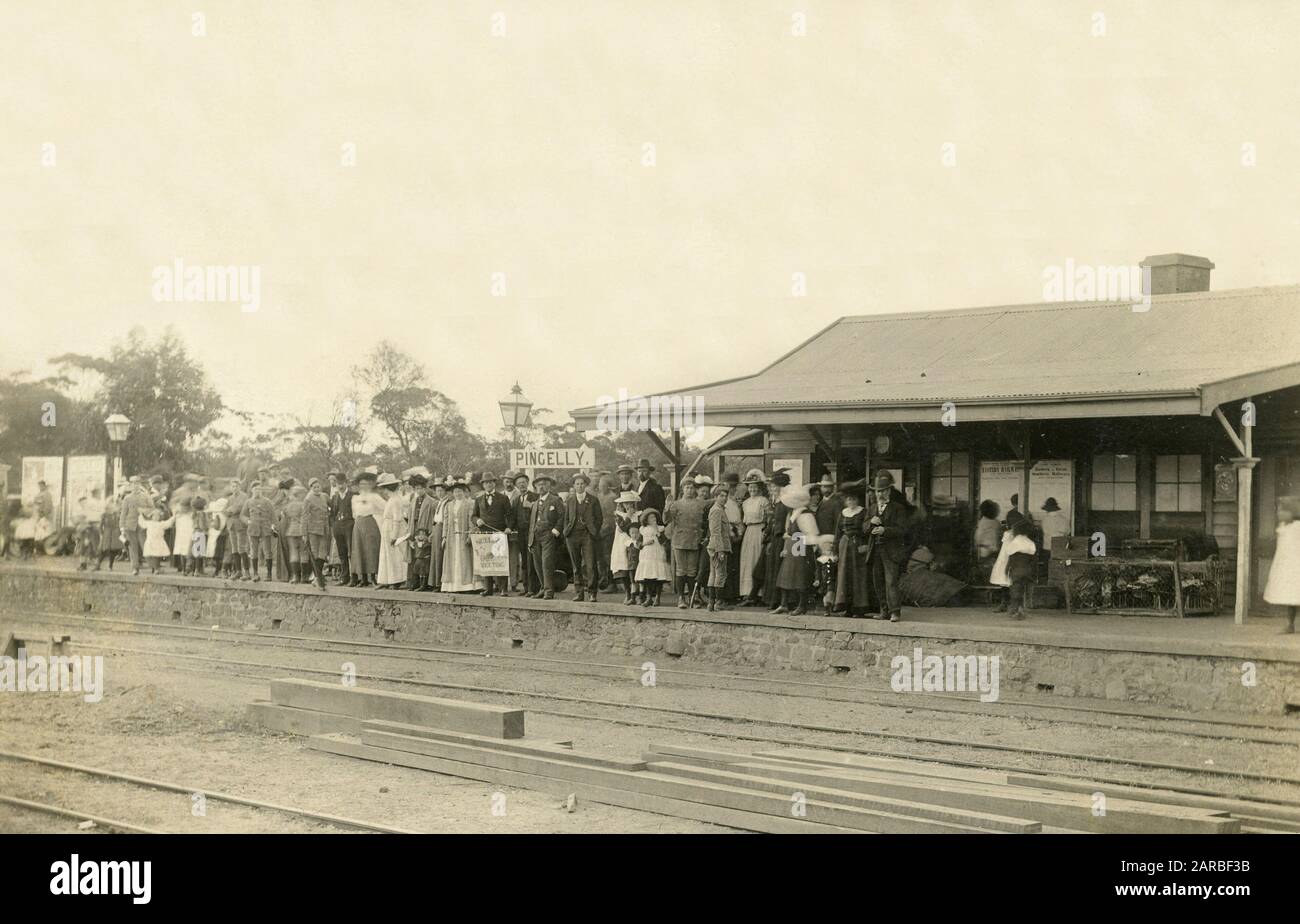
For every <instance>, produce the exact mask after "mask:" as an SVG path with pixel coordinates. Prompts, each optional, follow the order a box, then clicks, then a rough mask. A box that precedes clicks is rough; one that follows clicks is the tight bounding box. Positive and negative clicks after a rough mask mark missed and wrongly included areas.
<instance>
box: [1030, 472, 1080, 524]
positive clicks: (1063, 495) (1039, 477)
mask: <svg viewBox="0 0 1300 924" xmlns="http://www.w3.org/2000/svg"><path fill="white" fill-rule="evenodd" d="M1044 505H1046V506H1048V507H1055V508H1057V509H1056V510H1044V509H1043V507H1044ZM1029 513H1031V514H1032V515H1033V517H1034V522H1035V523H1037V524H1038V525H1039V526H1040V527H1041V528H1042V530H1043V535H1044V538H1045V539H1050V538H1051V537H1052V536H1072V535H1074V462H1073V461H1071V460H1070V459H1044V460H1043V461H1041V462H1035V463H1034V467H1033V468H1031V469H1030V470H1029Z"/></svg>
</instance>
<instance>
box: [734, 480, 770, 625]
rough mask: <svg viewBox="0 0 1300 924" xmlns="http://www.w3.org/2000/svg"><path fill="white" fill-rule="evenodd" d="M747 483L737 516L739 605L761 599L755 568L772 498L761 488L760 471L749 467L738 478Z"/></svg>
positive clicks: (761, 552)
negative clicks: (739, 530) (739, 534)
mask: <svg viewBox="0 0 1300 924" xmlns="http://www.w3.org/2000/svg"><path fill="white" fill-rule="evenodd" d="M741 484H744V485H746V486H747V489H748V491H749V496H748V497H746V498H745V500H744V501H743V502H742V503H741V505H740V519H741V523H742V524H743V526H744V535H743V538H742V539H741V541H740V598H741V600H742V601H743V602H742V603H741V605H742V606H758V605H759V603H761V602H762V601H761V600H759V599H758V594H757V593H755V591H754V568H756V567H757V566H758V563H759V562H760V561H762V559H763V524H764V523H765V522H767V516H768V512H769V511H770V510H771V509H772V502H771V501H770V500H768V499H767V494H765V493H764V488H763V473H762V471H760V470H759V469H756V468H751V469H750V470H749V471H748V472H746V473H745V480H744V481H742V482H741Z"/></svg>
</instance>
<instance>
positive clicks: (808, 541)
mask: <svg viewBox="0 0 1300 924" xmlns="http://www.w3.org/2000/svg"><path fill="white" fill-rule="evenodd" d="M808 501H809V494H808V488H807V487H806V486H805V487H796V486H794V485H791V486H790V487H788V488H786V489H785V490H784V491H782V492H781V503H782V504H783V505H784V506H786V507H787V508H788V509H789V511H790V513H789V515H788V516H787V517H786V521H785V532H784V533H783V534H782V537H781V538H782V543H781V568H780V570H779V571H777V574H776V586H777V590H778V591H779V592H780V594H781V597H782V599H781V605H780V606H778V607H777V608H776V609H775V610H773V611H772V612H773V613H775V614H781V613H789V614H790V615H791V616H802V615H803V614H804V613H806V612H808V597H809V596H810V594H811V590H812V579H813V559H812V558H811V557H810V556H809V555H808V549H809V547H811V548H814V549H815V548H816V547H817V518H816V517H815V516H813V514H812V511H810V510H809V509H808ZM791 604H794V607H793V609H792V608H791Z"/></svg>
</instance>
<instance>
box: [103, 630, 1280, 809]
mask: <svg viewBox="0 0 1300 924" xmlns="http://www.w3.org/2000/svg"><path fill="white" fill-rule="evenodd" d="M104 650H105V651H114V652H118V653H121V654H128V655H143V656H147V657H156V656H157V655H159V654H162V653H165V654H166V655H167V656H168V657H169V658H178V659H180V660H183V661H188V662H191V663H192V664H194V665H211V666H212V668H211V669H205V668H203V667H201V666H200V667H194V668H187V667H183V666H181V665H179V664H175V663H172V664H170V665H169V669H172V670H181V671H188V672H193V673H204V674H210V675H213V676H220V677H230V676H240V677H245V678H248V679H254V680H259V681H269V680H271V679H274V678H275V677H282V676H287V675H306V676H313V677H321V676H326V677H338V675H339V672H338V669H337V668H336V667H331V668H314V667H303V666H295V665H284V664H275V663H267V662H260V661H242V660H232V659H230V658H213V657H207V656H203V655H193V654H184V653H178V652H171V651H167V652H162V651H159V650H150V649H132V648H120V647H115V646H104ZM356 677H357V679H358V680H364V681H367V682H371V683H382V684H393V685H397V686H408V687H410V686H413V687H418V688H422V689H439V690H455V691H457V692H462V693H473V694H475V695H476V696H482V695H489V696H495V697H502V698H506V699H509V700H512V701H514V704H518V705H523V706H524V707H525V708H527V709H528V710H529V711H530V712H535V713H539V714H543V715H550V716H555V717H559V718H566V719H575V720H580V721H583V722H591V721H596V722H607V723H611V724H616V725H623V726H628V727H635V728H641V729H647V730H649V729H654V730H663V731H673V732H679V733H693V734H699V735H703V736H707V737H712V738H726V739H730V740H736V741H746V742H754V743H758V744H763V745H766V746H769V747H772V746H775V747H789V746H801V747H813V748H820V749H823V750H837V751H843V752H846V753H860V754H870V755H874V756H884V757H895V758H903V759H910V760H928V761H934V762H938V763H943V764H948V765H951V766H961V767H973V768H983V769H989V770H1003V771H1009V772H1020V773H1023V772H1031V773H1061V774H1065V775H1072V776H1076V777H1077V776H1087V777H1088V778H1089V779H1093V780H1096V781H1097V782H1099V783H1109V784H1115V785H1125V786H1135V787H1140V788H1146V789H1167V790H1172V791H1175V792H1182V793H1186V794H1191V795H1202V796H1214V797H1219V798H1227V799H1241V800H1245V801H1251V802H1257V803H1260V804H1263V805H1278V806H1287V807H1293V808H1300V801H1298V800H1296V799H1294V798H1285V797H1278V796H1273V795H1261V794H1258V793H1254V794H1246V793H1242V792H1241V791H1232V792H1228V791H1225V790H1223V789H1219V788H1210V787H1208V786H1206V785H1204V784H1205V782H1206V780H1207V778H1209V779H1213V780H1215V781H1219V782H1221V781H1223V780H1225V779H1230V780H1234V781H1238V782H1244V783H1250V782H1253V783H1257V784H1274V785H1279V786H1282V787H1284V788H1286V789H1287V790H1294V791H1297V792H1300V779H1297V778H1292V777H1287V776H1282V775H1279V774H1261V773H1253V772H1249V771H1242V770H1229V769H1223V768H1217V767H1203V766H1194V765H1185V764H1173V763H1166V762H1160V761H1146V760H1139V759H1132V758H1123V757H1115V756H1108V755H1098V754H1086V753H1078V752H1068V751H1052V750H1047V749H1041V748H1026V747H1018V746H1015V745H1003V744H994V743H985V742H976V741H962V740H956V739H947V738H936V737H932V736H918V735H907V734H898V733H888V732H879V731H869V730H862V729H850V728H842V727H836V726H824V725H814V724H809V723H799V722H786V721H781V720H776V719H762V718H755V717H752V716H741V715H734V714H727V713H707V712H701V711H699V710H692V709H684V708H679V707H672V706H660V705H652V704H639V703H626V702H617V701H610V700H601V699H593V698H592V697H585V696H569V695H565V694H558V693H548V692H545V691H536V690H518V689H509V688H500V687H489V686H482V685H477V684H458V683H448V682H439V681H431V680H421V679H417V678H411V677H397V676H391V675H386V674H374V673H365V672H358V673H357V674H356ZM520 701H522V702H520ZM554 703H562V704H564V705H566V706H568V705H571V704H578V705H580V706H582V707H585V708H583V709H581V710H580V711H574V710H573V709H571V708H557V707H556V706H554V705H551V704H554ZM611 711H612V712H614V713H615V714H614V715H610V714H608V713H609V712H611ZM638 713H641V714H642V715H638ZM646 713H648V714H650V715H652V716H654V717H655V718H659V717H665V716H667V717H671V719H672V720H673V721H671V722H664V721H656V720H655V718H650V719H647V718H645V717H644V714H646ZM736 725H751V726H766V727H772V728H780V729H789V730H795V731H798V732H801V733H803V734H804V737H802V738H797V739H796V738H792V737H791V736H789V735H785V734H783V735H780V736H779V737H777V736H773V735H771V734H767V735H755V734H748V733H744V732H738V731H735V730H734V729H735V726H736ZM809 736H818V737H816V738H814V737H809ZM826 737H835V738H839V739H840V740H841V741H843V740H845V739H850V740H851V741H852V743H841V744H834V743H831V744H828V743H827V742H826V741H825V740H824V739H825V738H826ZM876 739H884V740H887V741H898V742H905V743H908V744H912V745H916V746H921V747H922V750H921V751H920V752H919V753H918V750H917V749H916V748H913V749H912V750H908V751H900V750H896V749H892V748H885V747H880V746H879V744H877V743H875V740H876ZM925 747H929V750H928V751H926V750H925V749H924V748H925ZM953 751H976V752H979V751H992V752H995V753H1000V754H1003V755H1006V756H1009V757H1011V758H1013V759H1016V758H1018V759H1022V760H1026V761H1028V760H1032V761H1033V762H1032V763H1028V764H1027V763H1019V764H1016V763H1005V762H1002V763H999V762H998V761H996V760H991V759H989V758H988V757H985V756H979V757H974V756H971V757H965V756H959V755H958V754H954V753H953ZM1062 763H1065V764H1073V766H1065V767H1063V766H1060V764H1062ZM1053 764H1056V766H1053ZM1080 766H1082V767H1084V768H1085V769H1083V770H1080V769H1079V767H1080ZM1118 767H1124V768H1129V769H1133V768H1136V769H1138V770H1141V771H1144V774H1143V775H1142V776H1140V777H1134V776H1117V775H1115V774H1114V773H1113V770H1114V769H1115V768H1118ZM1106 768H1110V770H1109V771H1108V770H1107V769H1106ZM1153 773H1158V774H1161V775H1162V776H1163V778H1162V779H1153V778H1152V774H1153ZM1197 781H1199V783H1198V782H1197Z"/></svg>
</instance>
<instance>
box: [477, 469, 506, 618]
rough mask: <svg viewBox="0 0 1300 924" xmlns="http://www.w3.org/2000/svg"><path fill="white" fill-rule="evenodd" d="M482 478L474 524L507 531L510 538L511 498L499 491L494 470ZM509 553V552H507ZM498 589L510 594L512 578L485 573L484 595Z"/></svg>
mask: <svg viewBox="0 0 1300 924" xmlns="http://www.w3.org/2000/svg"><path fill="white" fill-rule="evenodd" d="M481 480H482V483H483V493H482V494H480V495H479V496H478V497H476V498H475V499H474V525H475V526H477V527H478V528H479V529H486V530H489V531H491V532H494V533H505V534H506V536H507V540H508V539H509V535H510V514H511V510H510V498H508V497H506V496H505V495H504V494H501V493H498V491H497V476H496V475H495V474H493V473H492V472H484V473H483V475H482V476H481ZM507 548H508V545H507ZM507 554H509V553H508V552H507ZM498 591H499V592H500V593H501V596H503V597H508V596H509V595H510V578H509V577H508V576H507V577H500V576H492V575H485V576H484V577H483V596H485V597H490V596H492V595H493V594H494V593H497V592H498Z"/></svg>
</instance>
